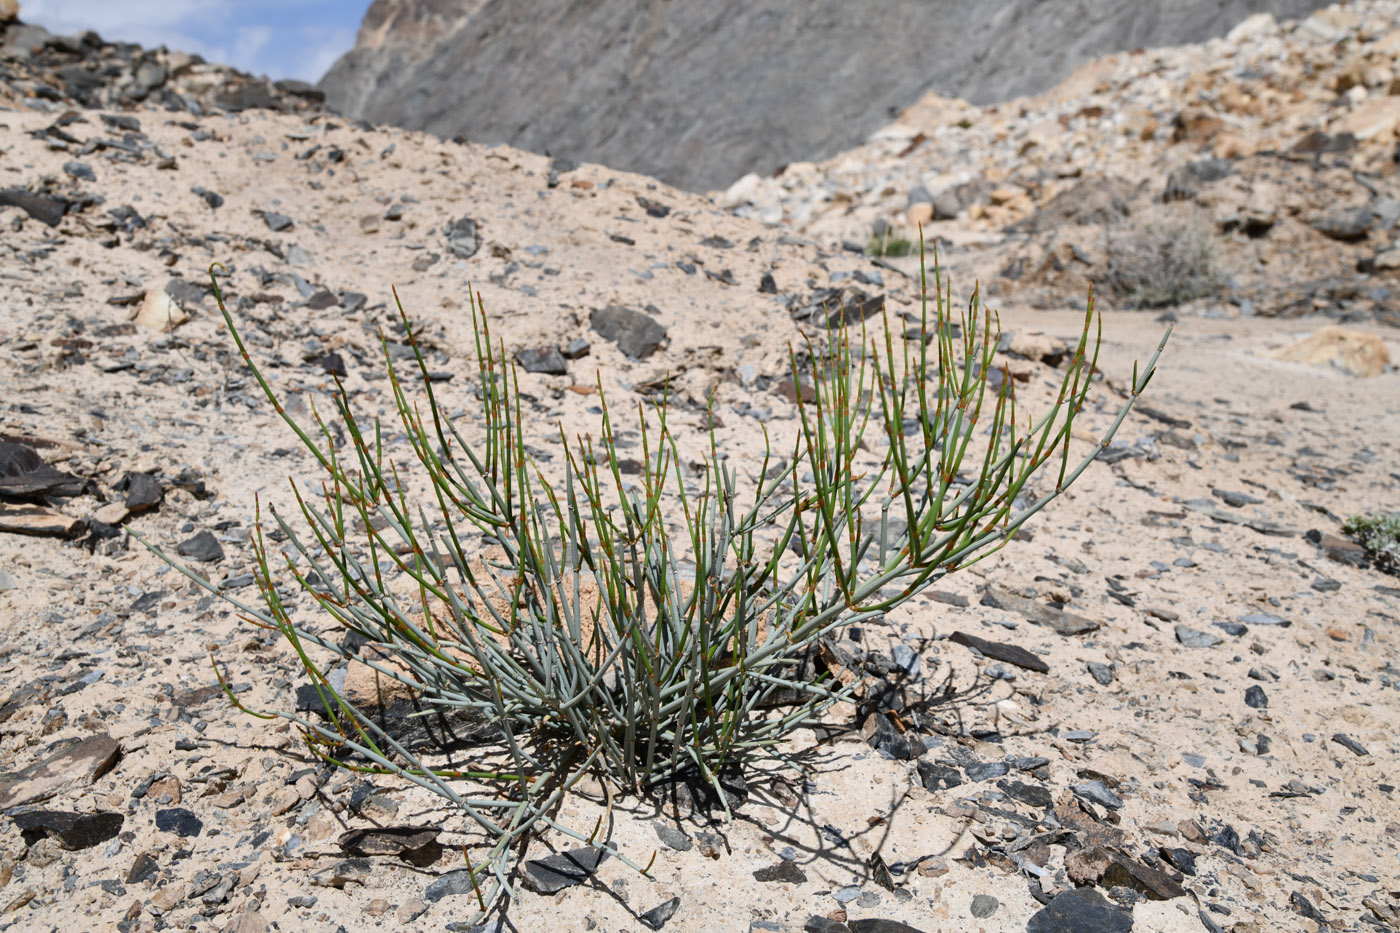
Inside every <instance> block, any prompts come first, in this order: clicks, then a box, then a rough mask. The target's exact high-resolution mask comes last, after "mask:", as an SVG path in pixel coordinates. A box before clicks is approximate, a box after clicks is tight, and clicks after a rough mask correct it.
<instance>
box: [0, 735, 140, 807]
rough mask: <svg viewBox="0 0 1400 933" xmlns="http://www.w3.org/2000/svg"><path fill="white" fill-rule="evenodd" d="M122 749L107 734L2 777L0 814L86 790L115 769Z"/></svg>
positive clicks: (0, 777)
mask: <svg viewBox="0 0 1400 933" xmlns="http://www.w3.org/2000/svg"><path fill="white" fill-rule="evenodd" d="M120 757H121V746H120V745H119V744H117V740H116V739H114V738H112V737H111V736H110V735H108V734H106V733H105V732H104V733H102V734H101V735H94V736H89V737H88V738H86V739H83V740H82V741H80V742H76V743H74V744H72V745H69V746H67V747H66V748H63V749H61V750H60V751H57V752H55V753H54V754H52V755H50V756H49V757H47V758H44V759H42V760H40V761H36V762H35V763H34V764H32V765H30V766H29V767H27V768H25V769H24V770H23V771H20V772H18V773H16V774H10V775H4V776H0V810H8V809H9V808H10V807H19V806H24V805H25V804H30V803H38V802H40V801H42V800H47V799H48V798H50V797H53V796H55V795H57V794H61V793H63V792H64V791H66V790H68V789H70V788H73V787H86V786H87V785H89V784H91V783H92V782H93V781H95V780H97V779H98V778H100V777H101V776H102V775H104V774H106V773H107V772H108V771H110V770H111V769H112V766H113V765H115V764H116V763H117V759H118V758H120Z"/></svg>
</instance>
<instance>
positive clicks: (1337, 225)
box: [1308, 207, 1376, 243]
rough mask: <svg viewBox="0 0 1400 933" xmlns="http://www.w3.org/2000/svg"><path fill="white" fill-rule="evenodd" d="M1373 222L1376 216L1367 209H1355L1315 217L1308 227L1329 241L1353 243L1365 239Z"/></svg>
mask: <svg viewBox="0 0 1400 933" xmlns="http://www.w3.org/2000/svg"><path fill="white" fill-rule="evenodd" d="M1375 222H1376V215H1375V214H1374V213H1373V212H1372V211H1371V209H1370V208H1369V207H1357V208H1352V209H1351V210H1342V211H1333V212H1332V213H1330V214H1324V215H1322V216H1321V217H1315V218H1313V219H1312V220H1311V221H1309V222H1308V226H1310V227H1312V228H1313V229H1314V230H1316V231H1317V232H1318V233H1320V234H1322V235H1323V236H1325V237H1328V238H1329V239H1333V240H1341V241H1342V242H1343V243H1355V242H1356V241H1357V240H1364V239H1365V238H1366V234H1368V233H1370V232H1371V227H1372V226H1373V225H1374V224H1375Z"/></svg>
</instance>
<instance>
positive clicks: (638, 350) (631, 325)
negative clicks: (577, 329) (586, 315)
mask: <svg viewBox="0 0 1400 933" xmlns="http://www.w3.org/2000/svg"><path fill="white" fill-rule="evenodd" d="M590 324H591V325H592V327H593V329H594V330H595V331H597V332H598V334H599V335H601V336H602V337H603V338H604V339H606V340H611V341H612V342H613V343H615V344H617V348H618V349H619V350H621V351H622V352H623V353H625V354H627V355H628V356H630V357H631V358H632V359H634V360H641V359H646V358H647V357H649V356H651V355H652V354H653V353H655V352H656V351H657V350H658V349H660V347H661V341H663V340H665V339H666V328H664V327H662V326H661V325H660V324H658V323H657V322H656V321H655V320H653V319H652V318H651V317H650V316H649V315H646V314H643V313H642V312H640V311H633V310H632V309H631V308H624V307H623V306H622V305H608V306H607V307H606V308H599V309H598V310H596V311H594V312H593V314H592V317H591V319H590Z"/></svg>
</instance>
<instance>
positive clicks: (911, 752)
mask: <svg viewBox="0 0 1400 933" xmlns="http://www.w3.org/2000/svg"><path fill="white" fill-rule="evenodd" d="M861 735H863V736H864V737H865V741H866V742H867V743H868V744H869V745H870V747H871V748H876V749H883V750H884V751H885V753H886V754H888V755H889V756H890V757H891V758H896V759H899V760H901V761H906V760H908V759H911V758H918V757H919V756H920V755H922V754H923V753H924V743H923V741H922V740H921V739H920V738H919V737H918V735H917V734H915V733H913V732H900V731H899V730H898V729H897V728H895V725H894V723H893V722H891V721H890V718H889V717H888V716H886V715H885V714H884V713H881V712H874V713H871V714H870V715H868V716H866V717H865V722H864V724H863V725H862V726H861Z"/></svg>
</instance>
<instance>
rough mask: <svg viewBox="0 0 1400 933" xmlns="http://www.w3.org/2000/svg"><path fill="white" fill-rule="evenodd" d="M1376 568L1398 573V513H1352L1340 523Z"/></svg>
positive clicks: (1399, 565) (1399, 524)
mask: <svg viewBox="0 0 1400 933" xmlns="http://www.w3.org/2000/svg"><path fill="white" fill-rule="evenodd" d="M1342 531H1344V532H1345V533H1347V534H1349V535H1351V536H1352V537H1353V538H1355V539H1356V540H1357V542H1358V543H1360V545H1361V546H1362V547H1364V548H1365V549H1366V554H1367V556H1368V557H1370V558H1371V563H1373V564H1375V565H1376V567H1377V569H1380V570H1383V571H1385V572H1386V573H1394V574H1400V515H1353V516H1352V517H1351V518H1348V519H1347V520H1346V522H1344V523H1343V524H1342Z"/></svg>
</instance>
